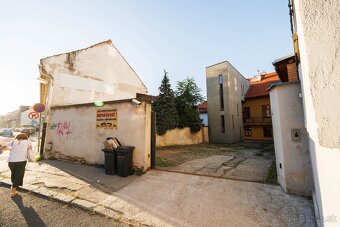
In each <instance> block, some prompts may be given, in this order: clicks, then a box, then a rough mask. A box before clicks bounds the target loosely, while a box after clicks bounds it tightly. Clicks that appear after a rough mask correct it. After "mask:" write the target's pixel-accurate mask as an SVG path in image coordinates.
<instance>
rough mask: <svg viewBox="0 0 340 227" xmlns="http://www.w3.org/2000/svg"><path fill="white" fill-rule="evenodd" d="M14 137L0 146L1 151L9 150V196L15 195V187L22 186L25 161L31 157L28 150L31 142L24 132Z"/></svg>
mask: <svg viewBox="0 0 340 227" xmlns="http://www.w3.org/2000/svg"><path fill="white" fill-rule="evenodd" d="M15 139H16V140H15V141H13V142H11V143H8V144H6V145H4V146H2V147H0V152H1V153H2V150H10V152H9V158H8V167H9V168H10V170H11V181H12V187H11V196H15V195H16V194H17V188H18V187H19V186H22V183H23V179H24V174H25V167H26V163H27V160H28V158H29V157H31V154H30V152H32V143H31V141H30V140H29V139H28V136H27V135H26V134H23V133H21V134H18V135H17V136H16V137H15Z"/></svg>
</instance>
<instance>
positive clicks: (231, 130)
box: [206, 61, 249, 143]
mask: <svg viewBox="0 0 340 227" xmlns="http://www.w3.org/2000/svg"><path fill="white" fill-rule="evenodd" d="M206 79H207V99H208V100H207V101H208V113H209V114H208V121H209V141H210V142H213V143H235V142H239V141H241V140H242V139H243V123H242V101H243V100H244V95H245V93H246V92H247V90H248V88H249V81H248V80H247V79H246V78H244V77H243V76H242V74H241V73H240V72H239V71H237V69H235V68H234V67H233V66H232V65H231V64H230V63H229V62H228V61H223V62H220V63H217V64H214V65H211V66H208V67H206Z"/></svg>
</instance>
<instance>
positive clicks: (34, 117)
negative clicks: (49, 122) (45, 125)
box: [28, 111, 40, 119]
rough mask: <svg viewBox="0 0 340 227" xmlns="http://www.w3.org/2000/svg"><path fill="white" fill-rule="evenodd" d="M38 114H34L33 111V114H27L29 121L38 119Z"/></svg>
mask: <svg viewBox="0 0 340 227" xmlns="http://www.w3.org/2000/svg"><path fill="white" fill-rule="evenodd" d="M39 115H40V114H39V113H38V112H35V111H33V112H30V113H29V114H28V117H29V118H30V119H38V118H39Z"/></svg>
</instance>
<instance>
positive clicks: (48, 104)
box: [38, 64, 54, 157]
mask: <svg viewBox="0 0 340 227" xmlns="http://www.w3.org/2000/svg"><path fill="white" fill-rule="evenodd" d="M39 72H40V78H42V79H44V80H47V81H48V83H47V84H46V86H47V91H46V99H45V100H43V99H44V97H41V96H42V94H41V92H40V98H43V99H41V100H40V101H41V102H42V103H44V104H45V107H46V109H45V111H44V112H43V113H41V115H40V119H39V137H38V151H39V153H40V157H43V155H44V154H43V152H44V145H45V135H46V127H47V122H48V121H49V115H50V108H51V97H52V92H53V81H54V79H53V77H52V76H51V75H49V74H47V73H46V70H45V69H44V67H43V65H42V64H40V65H39ZM42 118H44V120H43V122H42ZM41 123H43V124H41ZM42 126H43V127H42Z"/></svg>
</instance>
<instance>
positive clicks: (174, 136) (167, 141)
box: [156, 127, 209, 147]
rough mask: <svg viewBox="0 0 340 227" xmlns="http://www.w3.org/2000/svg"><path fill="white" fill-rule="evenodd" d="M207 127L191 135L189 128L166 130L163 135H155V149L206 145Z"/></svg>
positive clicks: (207, 137)
mask: <svg viewBox="0 0 340 227" xmlns="http://www.w3.org/2000/svg"><path fill="white" fill-rule="evenodd" d="M208 142H209V135H208V127H203V128H201V131H199V132H197V133H191V131H190V128H182V129H179V128H176V129H173V130H168V131H167V132H166V133H165V134H164V135H161V136H160V135H156V147H165V146H174V145H190V144H198V143H208Z"/></svg>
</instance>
